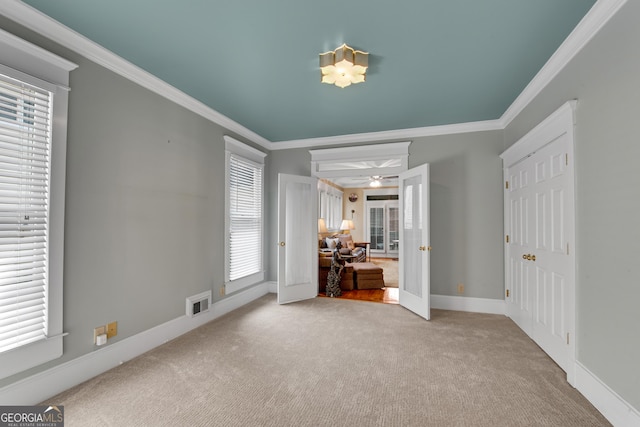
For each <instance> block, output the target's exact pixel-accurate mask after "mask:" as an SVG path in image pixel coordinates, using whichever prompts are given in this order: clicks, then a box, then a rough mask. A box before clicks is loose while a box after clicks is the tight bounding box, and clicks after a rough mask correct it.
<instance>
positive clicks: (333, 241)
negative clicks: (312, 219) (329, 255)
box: [325, 237, 340, 249]
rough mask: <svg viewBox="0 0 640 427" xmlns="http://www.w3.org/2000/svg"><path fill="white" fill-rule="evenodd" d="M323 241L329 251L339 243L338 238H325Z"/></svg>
mask: <svg viewBox="0 0 640 427" xmlns="http://www.w3.org/2000/svg"><path fill="white" fill-rule="evenodd" d="M325 240H326V242H327V248H329V249H335V248H336V245H337V244H338V242H339V241H340V239H338V238H335V239H332V238H331V237H327V238H326V239H325Z"/></svg>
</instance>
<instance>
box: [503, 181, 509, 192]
mask: <svg viewBox="0 0 640 427" xmlns="http://www.w3.org/2000/svg"><path fill="white" fill-rule="evenodd" d="M504 188H506V189H507V190H508V189H509V181H505V182H504Z"/></svg>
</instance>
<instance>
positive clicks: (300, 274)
mask: <svg viewBox="0 0 640 427" xmlns="http://www.w3.org/2000/svg"><path fill="white" fill-rule="evenodd" d="M317 181H318V180H317V179H316V178H310V177H304V176H296V175H287V174H278V243H277V245H278V246H277V247H278V303H280V304H285V303H289V302H294V301H300V300H305V299H310V298H315V297H316V296H317V295H318V242H317V236H318V221H317V209H318V207H317V203H318V198H317V191H318V183H317Z"/></svg>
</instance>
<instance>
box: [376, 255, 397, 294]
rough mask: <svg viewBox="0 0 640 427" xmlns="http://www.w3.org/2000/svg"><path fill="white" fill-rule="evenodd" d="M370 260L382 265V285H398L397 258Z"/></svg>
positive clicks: (389, 286) (394, 286)
mask: <svg viewBox="0 0 640 427" xmlns="http://www.w3.org/2000/svg"><path fill="white" fill-rule="evenodd" d="M371 262H372V263H374V264H376V265H379V266H380V267H382V270H383V274H384V286H385V287H387V288H397V287H398V259H397V258H371Z"/></svg>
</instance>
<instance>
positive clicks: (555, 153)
mask: <svg viewBox="0 0 640 427" xmlns="http://www.w3.org/2000/svg"><path fill="white" fill-rule="evenodd" d="M574 106H575V103H574V102H571V103H567V104H565V105H564V106H562V107H561V108H560V109H559V110H558V111H556V112H555V113H554V114H552V115H551V116H549V118H547V119H546V120H545V121H543V122H542V123H541V124H540V125H538V126H537V127H536V128H535V129H533V130H532V131H531V132H530V133H529V134H527V135H525V136H524V137H523V138H522V139H521V140H520V141H518V142H517V143H516V144H514V146H513V147H511V148H509V149H508V150H507V151H506V152H505V153H503V154H502V156H501V157H502V158H503V160H504V162H505V168H506V170H505V180H506V182H507V184H506V186H505V187H506V189H505V231H506V235H507V242H506V245H505V269H506V271H505V280H506V283H505V288H506V292H507V295H506V303H507V315H508V316H509V317H510V318H511V319H513V321H514V322H515V323H516V324H517V325H518V326H519V327H520V328H522V330H524V331H525V332H526V333H527V334H528V335H529V336H530V337H531V338H532V339H533V340H534V341H535V342H536V343H537V344H538V345H539V346H540V348H542V349H543V350H544V351H545V352H546V353H547V354H548V355H549V356H550V357H551V358H552V359H553V360H554V361H555V362H556V363H557V364H558V366H560V367H561V368H562V369H563V370H564V371H565V372H567V381H568V382H569V383H571V384H573V383H574V381H575V299H576V291H575V254H574V249H572V248H573V247H574V246H575V201H574V165H573V126H574V121H573V120H574V115H573V108H574Z"/></svg>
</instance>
